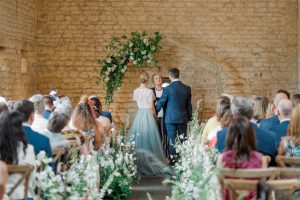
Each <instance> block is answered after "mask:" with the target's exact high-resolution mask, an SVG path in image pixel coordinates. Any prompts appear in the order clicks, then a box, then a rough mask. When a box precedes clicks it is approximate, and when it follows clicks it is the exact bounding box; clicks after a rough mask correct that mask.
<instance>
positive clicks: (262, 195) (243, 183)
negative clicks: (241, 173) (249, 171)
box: [224, 179, 300, 200]
mask: <svg viewBox="0 0 300 200" xmlns="http://www.w3.org/2000/svg"><path fill="white" fill-rule="evenodd" d="M224 186H225V187H226V188H227V189H229V194H230V198H231V199H238V197H239V196H241V195H243V194H244V195H248V194H249V191H256V190H257V193H256V194H255V195H257V199H264V200H269V199H270V200H271V199H272V195H271V192H273V191H274V192H275V194H276V197H279V195H280V196H281V198H280V199H289V197H292V194H293V192H294V191H295V190H296V189H297V188H299V187H300V180H298V179H286V180H269V181H259V180H245V179H226V180H224ZM276 199H278V198H276Z"/></svg>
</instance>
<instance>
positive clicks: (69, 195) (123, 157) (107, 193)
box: [35, 128, 137, 200]
mask: <svg viewBox="0 0 300 200" xmlns="http://www.w3.org/2000/svg"><path fill="white" fill-rule="evenodd" d="M125 130H126V128H125V129H123V130H121V132H120V133H119V135H117V136H115V137H114V138H113V141H111V142H110V141H109V140H107V139H106V142H105V143H104V144H103V145H102V147H101V149H100V150H99V151H91V152H90V154H89V155H81V156H80V157H78V156H77V155H78V154H77V153H78V151H79V149H75V150H74V152H73V156H72V161H71V166H70V168H69V169H68V170H67V171H65V172H62V173H60V174H57V175H56V174H55V173H54V172H53V169H52V168H51V166H50V165H49V163H51V162H52V158H47V156H46V153H45V152H44V151H41V152H40V153H39V154H38V156H37V160H36V165H37V168H38V169H39V170H37V172H36V173H35V180H36V184H35V185H36V187H37V188H38V189H39V191H40V192H39V193H40V194H39V196H38V197H37V198H36V199H48V200H52V199H53V200H65V199H70V200H78V199H85V200H101V199H116V200H117V199H127V198H128V197H129V196H130V195H131V186H132V184H133V183H134V181H135V179H136V173H137V167H136V165H135V160H136V157H135V153H134V142H133V141H131V140H129V139H127V138H126V136H125V135H126V132H125ZM110 143H112V145H110Z"/></svg>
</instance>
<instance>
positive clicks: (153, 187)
mask: <svg viewBox="0 0 300 200" xmlns="http://www.w3.org/2000/svg"><path fill="white" fill-rule="evenodd" d="M163 180H164V178H163V177H141V179H140V181H139V183H137V184H136V185H134V186H133V187H132V190H133V194H132V196H131V197H130V198H129V200H148V197H147V193H149V194H150V195H151V198H152V199H153V200H163V199H166V196H170V195H171V186H165V185H163V184H162V181H163Z"/></svg>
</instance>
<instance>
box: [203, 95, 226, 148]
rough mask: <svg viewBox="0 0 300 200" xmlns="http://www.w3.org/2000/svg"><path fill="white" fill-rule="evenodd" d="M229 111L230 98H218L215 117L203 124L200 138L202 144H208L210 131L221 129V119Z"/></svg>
mask: <svg viewBox="0 0 300 200" xmlns="http://www.w3.org/2000/svg"><path fill="white" fill-rule="evenodd" d="M228 109H230V98H229V97H227V96H225V95H224V96H220V97H219V98H218V100H217V105H216V115H215V116H213V117H212V118H210V119H209V120H208V121H207V123H206V124H205V127H204V129H203V133H202V136H201V142H202V143H203V144H206V143H209V142H210V140H211V139H212V137H210V138H209V139H208V135H209V133H210V132H211V131H213V130H214V129H215V130H217V129H220V127H221V122H220V120H221V118H222V117H223V115H224V113H225V112H226V110H228Z"/></svg>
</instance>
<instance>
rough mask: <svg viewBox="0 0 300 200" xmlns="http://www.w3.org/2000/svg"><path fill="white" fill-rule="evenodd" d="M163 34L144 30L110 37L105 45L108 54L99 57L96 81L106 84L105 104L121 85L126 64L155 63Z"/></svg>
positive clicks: (134, 65)
mask: <svg viewBox="0 0 300 200" xmlns="http://www.w3.org/2000/svg"><path fill="white" fill-rule="evenodd" d="M162 38H163V36H162V35H161V34H160V33H159V32H155V33H154V35H153V36H149V35H148V34H147V33H146V32H143V33H139V32H132V33H131V35H130V37H127V36H126V35H123V36H121V37H112V42H111V43H110V44H109V45H108V46H106V49H107V50H108V51H109V55H108V56H107V57H106V59H99V60H98V63H99V64H101V65H102V66H101V68H100V70H99V76H98V78H97V83H98V84H99V83H100V82H103V83H104V84H105V86H106V97H105V103H106V105H110V104H111V103H112V102H113V93H114V92H115V91H116V90H117V89H118V88H119V87H120V86H121V84H122V79H123V77H124V74H125V72H126V71H127V69H128V66H133V67H143V66H145V65H146V64H150V65H152V66H153V65H156V64H157V60H156V58H155V55H156V53H157V52H158V51H159V50H160V49H161V48H162V47H161V46H160V45H159V42H160V40H161V39H162Z"/></svg>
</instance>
